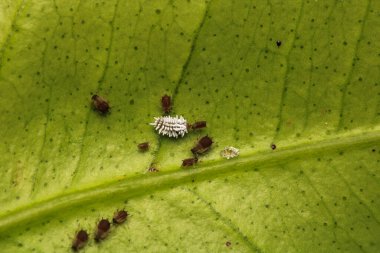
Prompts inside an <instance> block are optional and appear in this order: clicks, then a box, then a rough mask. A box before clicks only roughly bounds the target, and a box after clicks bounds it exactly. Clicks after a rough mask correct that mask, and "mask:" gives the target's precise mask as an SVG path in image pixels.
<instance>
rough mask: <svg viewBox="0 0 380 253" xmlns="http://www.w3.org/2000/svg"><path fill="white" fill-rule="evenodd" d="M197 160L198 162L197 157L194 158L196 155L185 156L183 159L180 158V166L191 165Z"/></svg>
mask: <svg viewBox="0 0 380 253" xmlns="http://www.w3.org/2000/svg"><path fill="white" fill-rule="evenodd" d="M197 162H198V158H196V157H192V158H187V159H185V160H182V167H189V166H193V165H194V164H196V163H197Z"/></svg>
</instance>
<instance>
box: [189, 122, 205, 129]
mask: <svg viewBox="0 0 380 253" xmlns="http://www.w3.org/2000/svg"><path fill="white" fill-rule="evenodd" d="M206 125H207V123H206V121H197V122H195V123H194V124H192V125H190V127H191V129H193V130H194V129H200V128H204V127H206Z"/></svg>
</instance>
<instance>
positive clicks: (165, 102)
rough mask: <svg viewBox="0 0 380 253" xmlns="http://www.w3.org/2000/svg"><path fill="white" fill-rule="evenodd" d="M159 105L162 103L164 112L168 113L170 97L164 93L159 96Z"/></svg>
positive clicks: (170, 107)
mask: <svg viewBox="0 0 380 253" xmlns="http://www.w3.org/2000/svg"><path fill="white" fill-rule="evenodd" d="M161 105H162V110H163V111H164V113H169V112H170V110H171V109H172V102H171V97H170V96H168V95H166V94H165V95H164V96H163V97H162V98H161Z"/></svg>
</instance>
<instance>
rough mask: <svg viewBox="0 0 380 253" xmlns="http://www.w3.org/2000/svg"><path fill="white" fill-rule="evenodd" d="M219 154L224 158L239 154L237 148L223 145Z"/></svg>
mask: <svg viewBox="0 0 380 253" xmlns="http://www.w3.org/2000/svg"><path fill="white" fill-rule="evenodd" d="M220 155H221V156H223V157H224V158H227V159H230V158H234V157H237V156H239V149H237V148H235V147H232V146H231V147H225V148H224V149H223V150H222V151H221V152H220Z"/></svg>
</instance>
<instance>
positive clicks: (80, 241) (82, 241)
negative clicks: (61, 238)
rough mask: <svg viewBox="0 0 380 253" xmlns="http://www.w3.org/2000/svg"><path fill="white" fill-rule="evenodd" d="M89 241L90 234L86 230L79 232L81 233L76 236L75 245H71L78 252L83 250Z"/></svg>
mask: <svg viewBox="0 0 380 253" xmlns="http://www.w3.org/2000/svg"><path fill="white" fill-rule="evenodd" d="M87 241H88V234H87V232H86V231H85V230H83V229H82V230H79V232H78V233H77V234H76V235H75V238H74V241H73V244H72V245H71V248H72V249H73V250H74V251H78V250H80V249H81V248H83V247H84V246H85V245H86V243H87Z"/></svg>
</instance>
